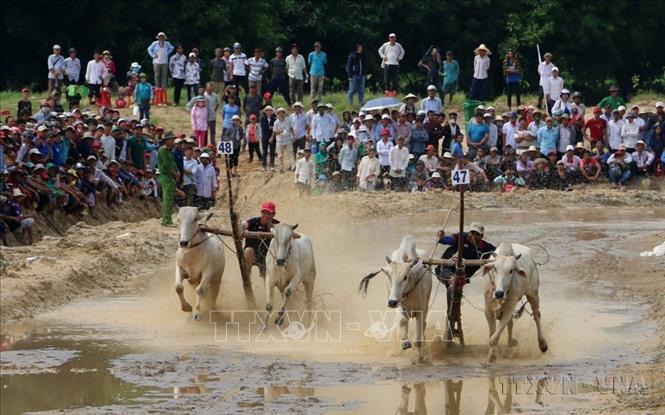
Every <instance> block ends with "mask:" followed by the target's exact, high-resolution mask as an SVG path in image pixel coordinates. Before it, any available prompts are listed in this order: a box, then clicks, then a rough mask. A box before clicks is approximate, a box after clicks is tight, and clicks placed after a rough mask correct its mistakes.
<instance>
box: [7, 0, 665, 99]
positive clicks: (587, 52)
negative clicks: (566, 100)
mask: <svg viewBox="0 0 665 415" xmlns="http://www.w3.org/2000/svg"><path fill="white" fill-rule="evenodd" d="M663 16H665V2H664V1H659V0H638V1H629V0H612V1H599V0H591V1H586V2H579V1H575V0H558V1H554V0H498V1H490V0H461V1H456V2H448V1H438V2H435V1H424V2H360V1H350V0H336V1H326V0H318V1H312V0H249V1H244V2H233V1H209V0H169V1H159V0H140V1H129V0H120V1H108V2H99V1H94V0H77V1H72V0H50V1H35V0H32V1H20V2H12V3H11V5H8V6H7V7H4V8H3V20H4V24H3V28H2V30H3V36H2V39H3V40H2V41H3V46H4V47H3V50H4V53H3V55H4V56H3V59H2V61H1V63H0V80H2V82H1V84H0V88H2V89H16V88H19V87H22V86H24V85H28V86H31V87H32V88H34V89H44V88H45V86H46V75H47V69H46V58H47V56H48V55H49V54H50V53H51V47H52V45H53V44H55V43H57V44H60V45H61V46H62V48H63V54H66V51H67V49H68V48H69V47H75V48H76V49H77V51H78V54H79V58H80V59H81V61H82V65H83V67H84V68H85V63H86V62H87V61H88V60H89V59H90V58H91V56H92V52H93V50H100V51H101V50H103V49H108V50H110V51H111V53H112V55H113V58H114V60H115V62H116V65H117V67H118V76H119V78H120V80H121V81H122V80H123V78H124V73H125V71H126V70H127V68H128V67H129V64H130V63H131V62H133V61H137V62H139V63H140V64H141V65H142V66H143V68H145V70H147V71H148V72H151V70H152V69H151V68H152V65H151V61H150V58H149V57H148V55H147V53H146V48H147V46H148V45H149V44H150V42H151V41H152V40H153V39H154V37H155V34H156V33H157V32H159V31H164V32H166V33H167V35H168V37H169V40H170V41H171V42H173V43H174V44H176V43H179V44H182V45H183V47H184V48H185V50H186V51H189V50H191V49H192V48H193V47H197V48H199V50H200V51H201V57H202V58H203V59H204V62H205V61H206V60H207V59H208V58H209V57H212V54H213V50H214V48H216V47H224V46H230V45H231V44H232V43H233V42H236V41H238V42H241V43H242V45H243V47H244V50H245V51H246V52H247V53H248V55H250V54H251V50H253V48H254V47H262V48H263V49H264V50H266V51H267V57H269V58H270V57H272V56H273V50H274V48H275V47H276V46H282V47H285V48H287V49H288V46H289V45H290V44H291V43H293V42H296V43H298V44H300V45H301V54H303V55H305V54H306V53H309V51H311V50H312V44H313V43H314V41H316V40H319V41H321V42H322V43H323V50H324V51H325V52H326V53H327V54H328V62H329V64H328V67H327V72H328V74H327V76H328V77H329V78H334V79H336V80H338V81H337V82H335V83H334V84H333V85H338V86H339V87H342V86H343V85H345V83H346V74H345V70H344V67H345V64H346V57H347V55H348V54H349V52H350V51H351V50H352V49H353V47H354V45H355V44H356V43H362V44H364V45H365V46H366V51H367V52H368V57H369V66H370V73H371V74H373V78H374V79H375V80H376V81H377V82H376V86H377V87H378V86H380V85H381V83H380V82H378V79H379V78H380V68H379V65H380V61H379V57H378V54H377V49H378V47H379V46H380V45H381V44H382V43H383V42H385V41H386V39H387V35H388V33H390V32H395V33H397V36H398V41H399V42H400V43H401V44H402V46H403V47H404V49H405V50H406V56H405V59H404V62H403V65H402V69H401V70H402V72H403V73H411V74H412V75H411V76H407V79H408V80H409V81H411V84H409V85H407V86H408V87H410V88H415V87H416V86H418V87H420V88H421V89H422V90H418V91H414V92H418V93H421V94H422V93H423V91H424V84H418V85H413V84H416V83H418V82H417V81H416V80H419V79H424V74H422V78H420V77H418V76H416V75H415V73H417V72H418V69H417V63H418V61H419V60H420V58H421V57H422V55H423V54H424V52H425V51H426V50H427V49H428V47H429V46H430V45H436V46H438V47H439V48H440V49H441V50H442V51H444V52H445V51H446V50H452V51H453V52H454V53H455V57H456V59H457V60H458V61H459V63H460V66H461V74H460V87H461V88H462V89H467V88H468V86H469V84H470V82H471V77H472V70H473V68H472V65H473V56H474V55H473V49H474V48H475V47H476V46H478V44H480V43H485V44H486V45H487V46H488V47H489V48H490V49H491V50H492V52H493V55H492V69H491V75H492V78H491V81H492V90H493V92H494V93H495V94H499V93H501V92H502V88H503V86H504V82H503V78H502V73H501V62H502V60H503V58H504V56H505V53H506V51H507V50H508V49H509V48H513V49H515V51H516V52H517V54H518V56H519V57H520V58H521V63H522V67H523V69H524V77H523V87H524V88H525V89H526V90H527V91H535V90H536V88H537V86H538V75H537V71H536V67H537V65H538V57H537V52H536V45H537V44H539V45H540V50H541V52H542V53H543V54H544V53H545V52H551V53H553V54H554V62H555V63H556V64H557V66H558V67H559V68H560V69H561V71H562V73H561V75H562V76H563V78H564V79H565V80H566V85H567V86H568V87H572V88H573V89H579V90H581V91H583V92H584V93H585V95H586V96H587V97H589V98H590V99H592V100H595V99H596V98H598V97H600V96H603V95H604V94H605V92H606V89H607V87H608V86H609V85H610V84H615V83H616V84H618V85H619V86H620V87H621V88H622V90H623V91H625V93H626V94H628V95H630V94H631V93H636V92H638V90H645V89H649V90H655V91H657V92H665V48H664V47H663V45H662V25H663ZM203 79H206V78H205V75H204V78H203ZM422 82H424V80H423V81H422ZM369 85H370V86H371V85H373V82H372V80H370V82H369Z"/></svg>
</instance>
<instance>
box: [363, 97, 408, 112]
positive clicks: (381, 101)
mask: <svg viewBox="0 0 665 415" xmlns="http://www.w3.org/2000/svg"><path fill="white" fill-rule="evenodd" d="M400 105H402V101H400V100H398V99H397V98H393V97H381V98H374V99H370V100H369V101H367V102H366V103H365V105H363V107H362V108H361V109H360V111H365V112H368V111H380V110H382V109H384V108H392V107H399V106H400Z"/></svg>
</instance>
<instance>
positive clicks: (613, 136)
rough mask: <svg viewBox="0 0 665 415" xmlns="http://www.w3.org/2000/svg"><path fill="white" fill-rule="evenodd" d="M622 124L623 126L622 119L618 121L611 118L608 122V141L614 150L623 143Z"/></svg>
mask: <svg viewBox="0 0 665 415" xmlns="http://www.w3.org/2000/svg"><path fill="white" fill-rule="evenodd" d="M621 126H623V120H622V119H619V120H618V121H614V119H611V120H610V121H609V122H608V123H607V143H608V144H609V145H610V148H611V149H612V150H616V149H618V148H619V146H620V145H621V143H622V140H621Z"/></svg>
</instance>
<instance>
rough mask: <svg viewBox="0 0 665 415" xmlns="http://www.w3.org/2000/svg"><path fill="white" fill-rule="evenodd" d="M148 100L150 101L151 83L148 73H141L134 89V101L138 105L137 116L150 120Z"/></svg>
mask: <svg viewBox="0 0 665 415" xmlns="http://www.w3.org/2000/svg"><path fill="white" fill-rule="evenodd" d="M150 101H152V85H150V83H149V82H148V75H146V74H145V73H141V75H139V83H138V84H137V85H136V88H135V89H134V102H135V103H136V105H138V106H139V118H140V119H146V120H148V121H150Z"/></svg>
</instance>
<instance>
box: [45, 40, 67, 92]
mask: <svg viewBox="0 0 665 415" xmlns="http://www.w3.org/2000/svg"><path fill="white" fill-rule="evenodd" d="M46 63H47V65H48V93H49V95H51V93H52V92H53V90H56V91H58V94H60V87H61V85H60V84H61V83H62V80H63V75H64V73H65V58H63V57H62V55H61V54H60V45H53V53H52V54H51V55H49V57H48V59H47V62H46Z"/></svg>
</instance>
